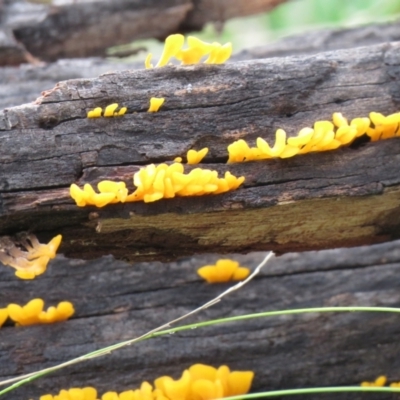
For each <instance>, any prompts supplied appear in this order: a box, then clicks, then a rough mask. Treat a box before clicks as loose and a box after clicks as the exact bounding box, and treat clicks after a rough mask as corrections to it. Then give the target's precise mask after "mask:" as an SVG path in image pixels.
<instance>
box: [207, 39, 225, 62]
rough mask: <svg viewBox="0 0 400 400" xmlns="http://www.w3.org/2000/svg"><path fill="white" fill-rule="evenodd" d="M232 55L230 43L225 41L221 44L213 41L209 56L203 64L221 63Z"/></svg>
mask: <svg viewBox="0 0 400 400" xmlns="http://www.w3.org/2000/svg"><path fill="white" fill-rule="evenodd" d="M231 55H232V43H226V44H224V45H223V46H221V45H220V44H219V43H213V48H212V50H211V53H210V56H209V57H208V58H207V60H206V61H205V64H223V63H224V62H225V61H227V60H228V59H229V58H230V57H231Z"/></svg>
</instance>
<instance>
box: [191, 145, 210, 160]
mask: <svg viewBox="0 0 400 400" xmlns="http://www.w3.org/2000/svg"><path fill="white" fill-rule="evenodd" d="M207 153H208V148H207V147H204V149H201V150H199V151H196V150H189V151H188V152H187V155H186V156H187V163H188V164H198V163H200V162H201V160H202V159H203V158H204V157H205V156H206V155H207Z"/></svg>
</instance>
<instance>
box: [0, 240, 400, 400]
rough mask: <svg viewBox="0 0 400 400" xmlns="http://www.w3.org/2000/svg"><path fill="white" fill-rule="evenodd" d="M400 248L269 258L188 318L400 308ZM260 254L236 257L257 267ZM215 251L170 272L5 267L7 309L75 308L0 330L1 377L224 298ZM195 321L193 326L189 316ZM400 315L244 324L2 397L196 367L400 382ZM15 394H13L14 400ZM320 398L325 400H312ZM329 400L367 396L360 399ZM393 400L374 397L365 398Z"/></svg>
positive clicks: (91, 265)
mask: <svg viewBox="0 0 400 400" xmlns="http://www.w3.org/2000/svg"><path fill="white" fill-rule="evenodd" d="M399 246H400V242H393V243H386V244H381V245H376V246H371V247H362V248H355V249H337V250H330V251H323V252H311V253H303V254H288V255H285V256H282V257H279V258H276V259H274V260H272V261H271V262H270V263H269V264H267V266H266V267H265V268H264V270H263V271H262V272H261V275H260V276H258V277H257V278H256V279H255V280H254V281H253V282H251V283H250V284H249V285H248V286H246V287H244V288H243V289H241V290H240V291H238V292H236V293H234V294H232V295H230V296H229V297H227V298H226V299H225V300H223V301H222V302H221V303H219V304H218V305H216V306H214V307H213V308H210V309H207V310H206V311H205V312H203V313H201V314H198V315H197V316H196V317H195V318H192V319H191V320H190V322H195V321H202V320H206V319H211V318H220V317H224V316H231V315H243V314H246V313H254V312H261V311H267V310H279V309H290V308H302V307H318V306H354V305H360V306H368V305H379V306H399V304H400V296H399V290H398V287H399V285H400V247H399ZM262 258H263V254H260V253H259V254H251V255H247V256H235V259H238V260H240V261H241V262H242V264H243V265H247V266H249V267H254V266H255V265H257V264H258V263H259V262H260V261H261V259H262ZM216 259H217V257H216V256H211V255H208V256H206V257H204V256H203V257H202V258H191V259H186V260H181V261H180V262H178V263H173V264H168V265H163V264H160V263H153V264H147V263H146V264H136V265H134V266H130V265H127V264H124V263H122V262H117V261H114V260H113V259H112V258H110V257H106V258H103V259H101V260H97V261H91V262H83V261H78V260H66V259H64V258H59V259H58V260H55V261H54V262H53V263H52V265H51V266H50V268H49V270H48V271H47V272H46V274H45V275H44V276H42V277H39V278H37V279H35V280H34V281H30V282H27V281H21V280H17V279H16V278H15V277H14V276H13V273H12V271H11V269H6V268H0V307H1V306H4V305H6V304H8V303H9V302H16V303H19V304H22V303H25V302H27V301H29V300H31V299H32V298H35V297H43V298H44V299H45V301H46V306H47V305H48V306H50V305H54V304H56V303H58V302H59V301H62V300H69V301H71V302H73V304H74V305H75V308H76V314H75V315H74V316H73V318H72V319H71V320H69V321H66V322H63V323H58V324H54V325H37V326H30V327H21V328H15V327H13V326H10V325H8V326H3V328H1V329H0V380H3V379H7V378H10V377H13V376H16V375H20V374H24V373H29V372H32V371H35V370H38V369H41V368H45V367H49V366H53V365H55V364H58V363H60V362H63V361H66V360H69V359H71V358H72V357H77V356H80V355H82V354H84V353H86V352H89V351H93V350H95V349H99V348H100V347H103V346H107V345H111V344H114V343H116V342H118V341H122V340H127V339H130V338H133V337H136V336H138V335H141V334H143V333H145V332H146V331H148V330H150V329H152V328H155V327H156V326H159V325H161V324H162V323H165V322H167V321H169V320H171V319H173V318H176V317H178V316H180V315H182V314H184V313H186V312H188V311H190V310H192V309H194V308H196V307H198V306H199V305H201V304H203V303H205V302H206V301H208V300H210V299H211V298H213V297H215V296H216V295H218V294H220V293H221V292H222V291H223V290H225V289H226V288H227V286H228V285H207V284H205V283H203V282H201V281H200V280H199V278H198V277H197V276H196V273H195V271H196V269H197V268H198V267H199V266H201V265H204V264H207V263H212V262H215V261H216ZM186 323H189V320H188V321H186ZM399 331H400V322H399V318H398V316H397V315H396V314H383V313H382V314H381V313H363V314H362V313H349V314H344V313H341V314H309V315H304V316H300V315H297V316H287V317H285V318H283V317H281V318H263V319H257V320H247V321H242V322H236V323H230V324H225V325H219V326H215V327H208V328H201V329H200V328H198V329H196V330H190V331H188V332H184V333H183V332H182V333H176V334H174V335H170V336H168V337H162V338H159V339H151V340H149V341H145V342H141V343H139V344H136V345H134V346H131V347H127V348H125V349H122V350H118V351H116V352H114V353H113V354H112V355H108V356H106V357H101V358H98V359H95V360H93V361H90V362H85V363H82V364H79V365H76V366H72V367H68V368H66V369H64V370H62V371H60V372H58V373H54V374H52V375H48V376H46V377H43V378H40V379H39V380H37V381H34V382H32V383H30V384H28V385H25V386H23V387H21V388H19V389H17V390H16V391H14V392H12V393H10V394H8V395H6V396H5V397H4V398H5V399H7V398H9V399H14V400H26V399H35V400H36V399H37V398H38V397H39V396H40V395H42V394H45V393H58V391H59V390H60V389H62V388H70V387H81V386H86V385H92V386H95V387H96V388H97V389H98V390H99V392H100V393H104V392H105V391H109V390H116V391H118V392H120V391H123V390H125V389H130V388H135V387H137V386H138V385H139V383H140V382H141V381H143V380H148V381H152V380H153V379H155V378H156V377H158V376H161V375H173V376H174V377H175V378H177V377H178V376H179V375H180V373H181V372H182V371H183V369H184V368H187V367H188V366H189V365H191V364H194V363H198V362H201V363H208V364H211V365H215V366H219V365H222V364H226V365H229V366H230V367H231V368H234V369H241V370H243V369H251V370H254V372H255V381H254V384H253V387H252V391H254V392H255V391H261V390H273V389H285V388H295V387H317V386H336V385H358V384H359V383H360V382H361V381H363V380H373V379H375V378H376V377H377V376H378V375H381V374H385V375H388V377H389V380H390V381H398V380H399V375H398V370H397V365H398V354H399V351H400V347H399V346H400V345H399V343H398V341H397V340H395V338H396V337H397V336H398V334H399ZM7 396H8V397H7ZM306 398H307V399H316V398H317V399H320V398H321V396H319V395H317V396H307V397H306ZM323 398H324V399H325V398H326V399H341V400H343V399H352V400H355V399H365V398H366V396H365V394H364V395H360V394H356V393H353V394H348V395H346V394H340V395H334V396H329V395H324V397H323ZM370 398H371V399H389V398H391V397H390V396H384V395H383V396H377V395H374V394H372V393H371V394H368V399H370Z"/></svg>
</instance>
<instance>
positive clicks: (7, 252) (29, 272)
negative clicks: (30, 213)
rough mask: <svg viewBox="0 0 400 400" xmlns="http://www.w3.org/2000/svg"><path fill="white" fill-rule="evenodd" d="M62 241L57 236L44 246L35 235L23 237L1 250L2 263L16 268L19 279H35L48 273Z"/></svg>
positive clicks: (10, 241)
mask: <svg viewBox="0 0 400 400" xmlns="http://www.w3.org/2000/svg"><path fill="white" fill-rule="evenodd" d="M61 240H62V236H61V235H57V236H55V237H54V238H53V239H51V240H50V242H49V243H48V244H42V243H39V241H38V240H37V238H36V236H35V235H32V234H24V235H21V237H20V238H19V239H18V240H17V241H12V240H9V243H8V248H7V249H2V250H0V261H1V262H2V263H3V264H4V265H8V266H10V267H12V268H14V269H15V270H16V272H15V275H16V276H17V277H18V278H20V279H34V278H35V277H36V276H37V275H41V274H43V273H44V272H45V271H46V268H47V264H48V263H49V261H50V259H52V258H54V257H55V256H56V253H57V250H58V247H59V246H60V243H61ZM17 244H18V245H19V246H20V247H21V248H24V249H25V251H24V250H22V249H21V248H20V247H18V246H17Z"/></svg>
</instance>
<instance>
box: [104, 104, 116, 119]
mask: <svg viewBox="0 0 400 400" xmlns="http://www.w3.org/2000/svg"><path fill="white" fill-rule="evenodd" d="M117 108H118V104H117V103H113V104H110V105H109V106H107V107H106V109H105V110H104V117H113V116H114V113H115V110H116V109H117Z"/></svg>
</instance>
